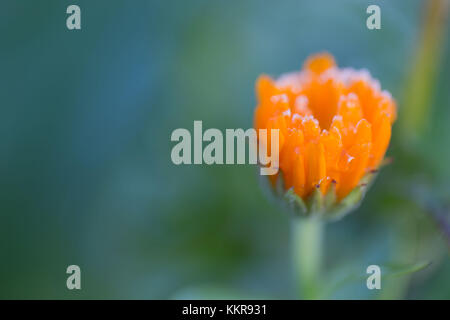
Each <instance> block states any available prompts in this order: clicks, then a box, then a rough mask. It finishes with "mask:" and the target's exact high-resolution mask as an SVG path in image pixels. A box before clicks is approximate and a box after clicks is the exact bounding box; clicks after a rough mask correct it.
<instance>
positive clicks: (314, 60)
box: [303, 52, 336, 74]
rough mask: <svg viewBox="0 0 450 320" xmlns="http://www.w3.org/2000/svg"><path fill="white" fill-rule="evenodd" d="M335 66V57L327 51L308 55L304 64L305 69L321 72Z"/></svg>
mask: <svg viewBox="0 0 450 320" xmlns="http://www.w3.org/2000/svg"><path fill="white" fill-rule="evenodd" d="M335 66H336V62H335V61H334V57H333V56H332V55H331V54H329V53H327V52H322V53H317V54H315V55H312V56H310V57H308V58H307V59H306V61H305V63H304V65H303V69H305V70H309V71H312V72H314V73H316V74H320V73H322V72H324V71H326V70H328V69H330V68H333V67H335Z"/></svg>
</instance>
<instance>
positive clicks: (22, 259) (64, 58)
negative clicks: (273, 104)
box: [0, 0, 450, 299]
mask: <svg viewBox="0 0 450 320" xmlns="http://www.w3.org/2000/svg"><path fill="white" fill-rule="evenodd" d="M424 2H425V1H418V0H414V1H406V0H402V1H364V0H361V1H357V0H343V1H323V0H314V1H293V0H292V1H291V0H288V1H270V2H269V1H268V2H265V1H264V2H263V1H257V0H249V1H218V0H214V1H211V0H204V1H200V0H199V1H143V0H135V1H123V0H118V1H100V0H96V1H86V0H73V1H66V0H58V1H57V0H43V1H31V0H20V1H18V0H4V1H2V6H1V7H2V9H1V10H0V48H1V50H0V110H1V113H0V130H1V132H0V133H1V134H0V136H1V138H0V141H1V144H0V150H1V151H0V155H1V156H0V298H3V299H30V298H33V299H34V298H39V299H53V298H57V299H60V298H62V299H78V298H84V299H94V298H102V299H117V298H122V299H135V298H138V299H172V298H217V297H221V298H236V297H249V298H275V299H279V298H284V299H286V298H287V299H290V298H295V297H296V295H295V287H294V282H293V280H292V279H293V273H294V272H293V269H292V266H291V258H290V248H291V245H290V242H289V240H290V235H289V231H290V225H289V216H288V214H286V213H284V212H282V211H281V210H280V208H278V207H277V206H276V205H275V204H273V203H272V202H270V201H269V199H268V198H267V197H266V195H265V194H264V192H263V191H262V189H261V187H260V185H259V182H258V175H257V172H256V168H255V167H253V166H251V165H234V166H231V165H221V166H220V165H215V166H206V165H196V166H195V165H192V166H176V165H174V164H172V162H171V159H170V152H171V148H172V147H173V145H174V143H172V142H171V141H170V135H171V133H172V131H173V130H174V129H176V128H187V129H188V130H190V131H191V132H192V130H193V121H194V120H202V121H203V127H204V128H205V129H206V128H219V129H221V130H224V129H225V128H249V127H251V126H252V121H253V120H252V117H253V110H254V107H255V95H254V83H255V80H256V78H257V77H258V75H260V74H261V73H268V74H270V75H274V76H277V75H279V74H281V73H283V72H288V71H292V70H298V69H299V68H300V67H301V65H302V63H303V61H304V59H305V58H306V57H307V56H308V55H309V54H311V53H315V52H318V51H322V50H327V51H329V52H331V53H332V54H333V55H334V56H335V57H336V59H337V61H338V64H339V65H340V66H344V67H355V68H367V69H368V70H370V71H371V73H372V75H373V76H374V77H376V78H378V79H379V80H380V82H381V84H382V87H383V88H384V89H387V90H389V91H390V92H391V93H392V94H393V96H394V97H395V98H396V99H397V101H398V105H399V119H401V117H402V116H404V115H406V114H407V113H408V106H407V105H402V96H403V95H404V92H403V90H404V83H405V79H406V78H407V77H408V70H409V68H410V67H411V59H412V55H413V52H414V50H415V49H416V47H417V44H418V42H417V41H418V37H419V34H420V28H421V21H422V14H421V12H422V11H423V5H424ZM373 3H376V4H378V5H379V6H380V7H381V11H382V29H381V30H373V31H371V30H368V29H367V28H366V18H367V16H368V15H367V14H366V8H367V6H368V5H369V4H373ZM70 4H77V5H79V6H80V8H81V14H82V29H81V30H78V31H69V30H67V28H66V18H67V16H68V15H67V14H66V8H67V6H68V5H70ZM448 29H449V26H448V24H447V26H446V35H445V36H444V40H445V41H444V42H443V43H442V48H441V49H442V50H441V58H440V62H439V68H438V72H437V74H436V77H437V78H436V79H437V80H436V85H435V86H434V87H433V95H432V100H431V101H429V105H427V110H428V112H427V117H428V120H427V122H428V123H429V126H428V127H427V129H426V131H425V132H424V133H423V134H422V135H421V140H420V141H419V142H418V143H416V144H415V145H414V146H412V147H407V146H406V144H405V143H404V141H402V139H401V138H400V137H399V136H400V135H399V134H398V125H397V126H394V136H393V141H392V143H391V146H390V149H389V152H388V154H389V156H392V157H393V159H394V162H393V163H392V164H391V165H389V166H387V167H386V168H384V169H383V170H382V172H381V173H380V175H379V176H378V178H377V180H376V183H375V185H374V186H373V188H372V189H371V190H370V191H369V193H368V194H367V197H366V199H365V200H364V202H363V205H362V206H361V207H360V208H359V209H358V210H357V211H356V212H354V213H352V214H351V215H349V216H348V217H346V218H344V219H343V220H341V221H339V222H336V223H333V224H329V225H327V229H326V236H325V271H324V275H323V279H324V281H325V282H326V283H333V282H334V281H339V279H342V278H346V277H347V276H348V275H350V274H355V273H356V274H363V275H364V274H365V269H366V268H367V266H368V265H370V264H378V265H381V266H382V270H383V272H384V271H385V270H388V267H387V266H389V265H391V264H396V265H397V264H400V265H410V264H415V263H418V262H420V261H428V262H431V264H430V265H429V266H428V267H427V268H425V269H423V270H421V271H419V272H417V273H414V274H408V275H403V276H393V277H390V278H386V279H384V278H383V280H382V290H380V291H375V290H374V291H370V290H368V289H367V288H366V284H365V279H364V278H363V279H362V280H361V279H360V280H358V281H349V282H346V283H345V285H343V286H342V287H340V288H339V290H337V291H335V292H333V293H332V294H331V295H330V296H329V297H330V298H338V299H343V298H348V299H372V298H412V299H414V298H424V299H430V298H437V299H449V298H450V259H449V254H448V253H449V251H448V250H449V245H448V244H449V240H448V239H449V238H448V233H447V238H446V237H445V235H444V234H443V230H445V228H446V227H445V225H447V232H449V228H448V225H449V213H448V212H449V208H450V206H449V203H450V184H449V182H448V181H449V179H450V166H449V165H448V164H449V163H450V148H449V141H450V126H449V125H448V122H449V120H450V90H448V87H449V83H450V48H449V43H448V37H449V34H450V32H449V31H450V30H448ZM408 94H409V93H408ZM411 94H412V93H411ZM400 121H401V120H400ZM71 264H76V265H79V266H80V267H81V272H82V290H80V291H69V290H68V289H67V288H66V278H67V276H68V275H67V274H66V273H65V271H66V268H67V266H68V265H71ZM384 266H386V267H384Z"/></svg>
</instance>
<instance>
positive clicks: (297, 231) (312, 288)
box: [292, 218, 323, 300]
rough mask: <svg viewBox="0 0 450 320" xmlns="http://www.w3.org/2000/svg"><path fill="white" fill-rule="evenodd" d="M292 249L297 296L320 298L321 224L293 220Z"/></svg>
mask: <svg viewBox="0 0 450 320" xmlns="http://www.w3.org/2000/svg"><path fill="white" fill-rule="evenodd" d="M292 225H293V232H292V241H293V244H292V247H293V250H294V252H293V256H294V267H295V273H296V276H297V284H298V289H299V294H300V297H301V298H302V299H308V300H311V299H318V298H320V295H319V291H320V276H321V273H320V271H321V261H322V237H323V222H322V221H320V220H319V219H315V218H306V219H300V218H294V219H293V221H292Z"/></svg>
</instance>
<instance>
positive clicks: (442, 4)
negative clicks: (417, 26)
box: [399, 0, 450, 143]
mask: <svg viewBox="0 0 450 320" xmlns="http://www.w3.org/2000/svg"><path fill="white" fill-rule="evenodd" d="M449 3H450V0H429V1H427V3H426V4H425V10H424V11H425V12H424V23H423V28H422V31H421V34H420V39H419V40H418V43H417V49H416V51H415V54H414V56H413V60H412V65H411V70H410V71H409V73H408V79H407V81H406V85H405V91H404V96H403V107H402V109H401V112H402V114H401V117H399V121H400V123H401V131H402V138H403V140H404V141H405V142H408V143H411V142H412V143H414V142H415V141H417V139H418V138H419V137H420V136H421V135H422V134H423V131H424V129H425V127H426V125H427V120H428V118H429V111H430V104H431V103H430V101H431V96H432V91H433V88H434V84H435V80H436V79H435V78H436V71H437V67H438V65H439V60H440V59H439V57H440V52H441V47H442V38H443V35H444V31H445V25H446V21H447V17H448V9H449Z"/></svg>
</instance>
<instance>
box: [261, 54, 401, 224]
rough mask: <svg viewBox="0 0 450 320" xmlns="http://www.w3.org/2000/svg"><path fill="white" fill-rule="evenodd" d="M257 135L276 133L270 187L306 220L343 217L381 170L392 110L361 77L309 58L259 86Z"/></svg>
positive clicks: (327, 59)
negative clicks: (316, 214)
mask: <svg viewBox="0 0 450 320" xmlns="http://www.w3.org/2000/svg"><path fill="white" fill-rule="evenodd" d="M256 94H257V99H258V106H257V107H256V110H255V117H254V126H255V129H279V150H280V155H279V161H280V162H279V164H280V171H279V173H278V174H277V175H276V176H270V177H269V179H270V181H271V183H272V187H273V188H274V189H277V190H278V192H279V193H280V192H281V193H282V195H283V196H285V197H287V199H288V200H289V202H290V203H292V204H293V205H294V207H297V208H300V209H301V212H303V213H304V214H311V213H313V212H320V213H322V214H323V213H325V214H326V215H327V216H330V217H337V216H341V215H342V214H343V213H347V212H349V211H350V209H351V208H354V207H355V206H356V205H358V204H359V202H360V200H361V199H362V197H363V195H364V191H365V187H366V185H367V183H368V182H369V181H370V180H371V178H372V176H373V173H374V172H376V170H377V169H378V167H379V166H380V164H381V162H382V160H383V158H384V154H385V152H386V149H387V147H388V145H389V140H390V137H391V126H392V124H393V122H394V121H395V118H396V105H395V102H394V100H393V99H392V97H391V95H390V94H389V93H388V92H387V91H382V90H381V88H380V85H379V83H378V81H377V80H375V79H373V78H372V77H371V76H370V74H369V72H368V71H366V70H354V69H350V68H343V69H339V68H338V67H337V66H336V63H335V60H334V58H333V56H331V55H330V54H328V53H319V54H316V55H313V56H311V57H309V58H308V59H307V60H306V62H305V63H304V65H303V68H302V70H301V71H300V72H293V73H288V74H284V75H282V76H281V77H280V78H278V79H276V80H273V79H271V78H270V77H269V76H266V75H262V76H260V77H259V79H258V80H257V84H256Z"/></svg>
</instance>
